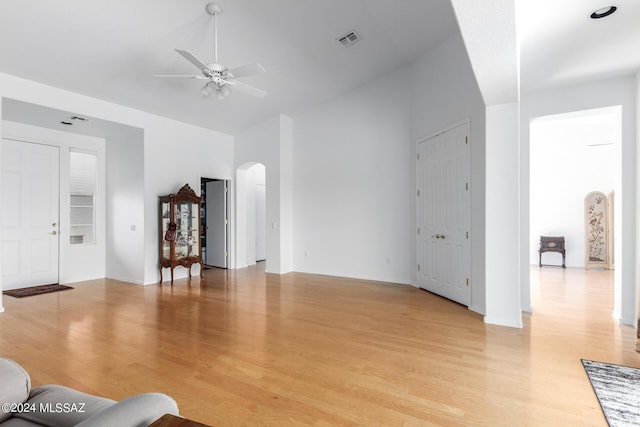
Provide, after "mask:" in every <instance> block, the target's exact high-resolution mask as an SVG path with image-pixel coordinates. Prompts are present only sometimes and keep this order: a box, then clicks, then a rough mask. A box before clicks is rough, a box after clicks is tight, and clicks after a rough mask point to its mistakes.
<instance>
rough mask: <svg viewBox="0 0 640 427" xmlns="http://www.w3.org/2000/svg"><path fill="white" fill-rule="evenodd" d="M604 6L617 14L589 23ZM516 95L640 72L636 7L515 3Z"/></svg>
mask: <svg viewBox="0 0 640 427" xmlns="http://www.w3.org/2000/svg"><path fill="white" fill-rule="evenodd" d="M609 5H614V6H617V7H618V11H617V12H616V13H614V14H613V15H610V16H608V17H606V18H603V19H599V20H593V19H591V18H590V17H589V16H590V15H591V13H592V12H594V11H596V10H598V9H600V8H602V7H605V6H609ZM516 13H517V16H518V21H517V25H518V35H519V38H520V50H521V60H520V61H521V62H520V69H521V73H520V77H521V81H520V85H521V90H522V91H524V92H526V91H534V90H540V89H548V88H553V87H560V86H565V85H569V84H576V83H582V82H586V81H589V80H594V79H604V78H610V77H619V76H624V75H632V74H634V73H636V72H637V71H638V70H639V69H640V1H638V0H627V1H621V0H613V1H610V0H562V1H558V0H536V1H531V0H516Z"/></svg>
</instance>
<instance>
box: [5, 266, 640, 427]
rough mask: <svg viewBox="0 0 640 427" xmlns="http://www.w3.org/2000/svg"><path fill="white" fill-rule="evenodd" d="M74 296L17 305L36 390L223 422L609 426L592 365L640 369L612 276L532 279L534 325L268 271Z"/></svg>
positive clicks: (544, 273)
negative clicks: (66, 389)
mask: <svg viewBox="0 0 640 427" xmlns="http://www.w3.org/2000/svg"><path fill="white" fill-rule="evenodd" d="M74 286H75V287H76V289H75V290H72V291H65V292H59V293H56V294H49V295H41V296H36V297H30V298H24V299H14V298H11V297H8V296H5V297H4V300H3V301H4V305H5V309H6V312H5V313H3V314H0V354H1V355H3V356H5V357H10V358H13V359H15V360H16V361H18V362H19V363H20V364H22V365H23V366H24V367H25V368H26V369H27V370H28V371H29V372H30V374H31V377H32V381H33V383H34V385H41V384H46V383H59V384H64V385H67V386H70V387H74V388H78V389H80V390H82V391H85V392H88V393H94V394H98V395H102V396H106V397H110V398H113V399H121V398H124V397H126V396H129V395H132V394H135V393H141V392H146V391H162V392H165V393H167V394H169V395H171V396H173V397H174V398H175V399H176V400H177V401H178V405H179V407H180V409H181V413H182V415H184V416H186V417H188V418H192V419H195V420H197V421H200V422H204V423H207V424H211V425H216V426H227V425H230V426H234V425H268V426H288V425H316V426H329V425H344V426H376V425H384V426H397V425H415V426H426V425H473V426H475V425H490V426H496V425H505V426H527V425H532V426H548V425H554V426H555V425H562V426H569V425H577V426H578V425H579V426H582V425H602V426H605V425H606V422H605V420H604V417H603V415H602V412H601V410H600V407H599V405H598V401H597V399H596V398H595V395H594V393H593V390H592V389H591V386H590V384H589V381H588V379H587V377H586V375H585V373H584V370H583V368H582V365H581V363H580V358H587V359H593V360H599V361H606V362H611V363H619V364H624V365H630V366H637V367H638V366H640V356H639V355H638V354H637V353H636V352H635V351H634V348H635V329H633V328H631V327H627V326H620V325H618V324H617V323H616V322H615V321H614V320H613V319H612V316H611V311H612V298H613V296H612V273H611V272H609V271H590V272H585V271H584V270H579V269H566V270H562V269H559V268H552V267H543V268H542V269H539V268H538V267H533V268H532V300H533V305H534V314H532V315H525V316H524V323H525V327H524V328H523V329H511V328H505V327H498V326H491V325H485V324H484V323H483V321H482V317H481V316H480V315H478V314H475V313H473V312H471V311H469V310H467V309H466V308H465V307H462V306H460V305H457V304H455V303H452V302H450V301H447V300H445V299H442V298H439V297H437V296H434V295H432V294H429V293H427V292H425V291H421V290H418V289H415V288H413V287H410V286H401V285H394V284H386V283H378V282H369V281H359V280H351V279H342V278H335V277H328V276H317V275H309V274H300V273H292V274H287V275H283V276H277V275H271V274H266V275H265V274H264V272H263V271H262V265H261V264H259V265H258V267H253V268H249V269H244V270H238V271H225V270H217V269H214V270H207V271H206V272H205V278H204V280H202V281H201V280H200V279H199V278H193V279H192V280H191V282H189V281H187V280H178V281H176V282H175V284H174V286H173V287H171V286H169V285H168V284H164V285H161V286H160V285H154V286H146V287H143V286H136V285H131V284H127V283H122V282H117V281H113V280H96V281H90V282H82V283H77V284H75V285H74Z"/></svg>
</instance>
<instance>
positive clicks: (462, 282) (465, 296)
mask: <svg viewBox="0 0 640 427" xmlns="http://www.w3.org/2000/svg"><path fill="white" fill-rule="evenodd" d="M468 135H469V125H468V123H464V124H461V125H458V126H456V127H454V128H452V129H450V130H447V131H446V132H443V133H441V134H438V135H436V136H434V137H431V138H427V139H424V140H421V141H419V142H418V147H417V149H418V164H417V168H416V171H417V180H418V182H417V187H418V198H417V225H418V248H417V252H418V286H420V287H421V288H423V289H426V290H428V291H430V292H433V293H436V294H438V295H441V296H443V297H445V298H448V299H450V300H453V301H456V302H458V303H460V304H464V305H466V306H469V304H470V300H471V292H470V286H469V285H470V283H469V272H470V270H471V268H470V265H471V262H470V255H469V254H470V244H469V243H470V241H469V216H470V203H469V145H468Z"/></svg>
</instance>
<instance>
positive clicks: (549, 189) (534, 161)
mask: <svg viewBox="0 0 640 427" xmlns="http://www.w3.org/2000/svg"><path fill="white" fill-rule="evenodd" d="M584 114H585V115H584V116H582V118H581V119H579V121H576V118H573V117H563V116H560V117H558V116H553V118H549V119H547V120H536V121H533V122H531V157H530V160H531V180H530V182H531V187H530V188H531V193H530V197H529V200H530V203H531V227H530V229H531V232H530V236H531V239H530V249H529V253H530V263H531V264H534V265H538V260H539V257H538V249H539V236H564V238H565V247H566V251H567V253H566V265H567V267H584V265H585V262H584V244H585V241H584V233H585V227H584V222H583V218H584V197H585V196H586V195H587V194H589V193H590V192H592V191H600V192H602V193H604V194H609V192H611V191H612V190H613V189H614V186H615V174H616V167H615V165H616V162H615V160H616V159H615V153H616V147H615V145H613V144H614V142H615V143H616V144H619V141H616V135H617V134H618V130H617V129H616V126H615V124H616V117H615V115H614V114H613V113H609V114H606V115H598V116H595V115H594V114H590V113H588V112H585V113H584ZM605 118H606V119H605ZM607 122H608V123H607ZM604 143H609V144H611V145H599V144H604ZM593 144H598V145H593ZM542 263H543V264H552V265H561V264H562V255H560V254H558V253H552V252H549V253H545V254H543V256H542Z"/></svg>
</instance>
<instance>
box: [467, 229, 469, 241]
mask: <svg viewBox="0 0 640 427" xmlns="http://www.w3.org/2000/svg"><path fill="white" fill-rule="evenodd" d="M468 238H469V232H468V231H467V239H468Z"/></svg>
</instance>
